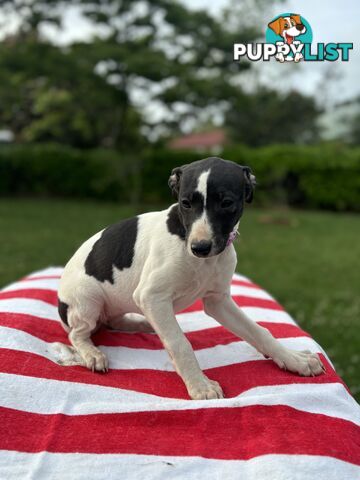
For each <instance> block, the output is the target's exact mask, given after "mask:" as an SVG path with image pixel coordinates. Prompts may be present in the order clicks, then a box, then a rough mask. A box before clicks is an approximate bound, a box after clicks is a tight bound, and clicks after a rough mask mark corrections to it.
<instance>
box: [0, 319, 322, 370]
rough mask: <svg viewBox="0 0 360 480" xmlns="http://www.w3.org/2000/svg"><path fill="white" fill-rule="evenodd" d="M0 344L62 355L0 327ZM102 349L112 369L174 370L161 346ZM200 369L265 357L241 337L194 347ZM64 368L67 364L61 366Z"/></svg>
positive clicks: (309, 344) (299, 344)
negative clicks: (197, 348) (197, 347)
mask: <svg viewBox="0 0 360 480" xmlns="http://www.w3.org/2000/svg"><path fill="white" fill-rule="evenodd" d="M279 342H280V343H281V344H282V345H284V347H286V348H291V349H294V350H310V351H312V352H323V350H322V349H321V347H320V346H319V345H318V344H317V343H316V342H315V341H314V340H313V339H312V338H308V337H296V338H284V339H279ZM0 348H9V349H13V350H17V351H24V352H28V353H34V354H37V355H40V356H42V357H45V358H47V359H49V360H51V361H53V362H55V363H56V362H57V361H59V360H61V359H62V356H61V352H59V349H58V347H57V344H54V343H48V342H45V341H43V340H40V339H39V338H37V337H34V336H32V335H30V334H29V333H26V332H23V331H21V330H16V329H11V328H7V327H0ZM101 350H102V351H103V352H104V353H105V354H106V355H107V357H108V358H109V362H110V368H113V369H119V370H120V369H149V368H151V369H152V370H162V371H174V366H173V364H172V362H171V360H170V357H169V356H168V354H167V352H166V351H165V350H164V349H161V350H148V349H143V348H129V347H105V346H101ZM195 355H196V358H197V360H198V362H199V364H200V367H201V368H202V369H205V370H206V369H209V368H216V367H223V366H227V365H232V364H238V363H245V362H249V361H254V360H258V361H265V359H264V357H263V356H262V355H261V354H260V353H259V352H258V351H257V350H255V348H253V347H252V346H251V345H249V344H248V343H246V342H244V341H239V342H233V343H230V344H227V345H216V346H215V347H210V348H203V349H201V350H196V351H195ZM64 368H66V367H64Z"/></svg>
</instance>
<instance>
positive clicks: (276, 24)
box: [268, 17, 283, 35]
mask: <svg viewBox="0 0 360 480" xmlns="http://www.w3.org/2000/svg"><path fill="white" fill-rule="evenodd" d="M282 21H283V19H282V18H281V17H280V18H277V19H276V20H274V21H273V22H270V23H269V24H268V27H269V28H271V30H272V31H273V32H275V33H276V35H280V32H281V29H282V25H281V22H282Z"/></svg>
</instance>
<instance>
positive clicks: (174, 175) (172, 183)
mask: <svg viewBox="0 0 360 480" xmlns="http://www.w3.org/2000/svg"><path fill="white" fill-rule="evenodd" d="M184 167H186V165H184V166H182V167H176V168H173V169H172V171H171V175H170V177H169V180H168V185H169V187H170V188H171V192H172V194H173V196H174V197H175V198H176V199H177V198H178V195H179V189H180V179H181V175H182V173H183V170H184Z"/></svg>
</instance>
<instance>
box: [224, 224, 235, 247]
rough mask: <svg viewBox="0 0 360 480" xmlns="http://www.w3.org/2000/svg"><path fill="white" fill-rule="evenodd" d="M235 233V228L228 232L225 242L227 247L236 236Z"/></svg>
mask: <svg viewBox="0 0 360 480" xmlns="http://www.w3.org/2000/svg"><path fill="white" fill-rule="evenodd" d="M236 235H237V228H236V229H234V230H233V231H232V232H230V234H229V238H228V241H227V242H226V246H227V247H228V246H229V245H231V244H232V243H233V241H234V240H235V238H236Z"/></svg>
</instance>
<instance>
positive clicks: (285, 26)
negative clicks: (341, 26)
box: [266, 13, 312, 63]
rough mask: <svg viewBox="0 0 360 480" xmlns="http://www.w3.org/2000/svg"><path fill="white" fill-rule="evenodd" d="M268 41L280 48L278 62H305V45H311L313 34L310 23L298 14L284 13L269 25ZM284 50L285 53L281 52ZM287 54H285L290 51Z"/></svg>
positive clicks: (276, 56)
mask: <svg viewBox="0 0 360 480" xmlns="http://www.w3.org/2000/svg"><path fill="white" fill-rule="evenodd" d="M266 40H267V41H268V42H269V43H275V44H276V45H277V47H278V48H279V51H278V53H277V55H275V58H276V60H278V61H279V62H281V63H282V62H285V61H287V62H292V61H294V62H299V61H300V60H303V58H304V55H303V52H302V47H303V45H302V44H303V43H311V40H312V32H311V27H310V25H309V24H308V22H307V21H306V20H305V19H304V18H303V17H301V16H300V15H299V14H297V13H284V14H282V15H280V16H278V17H276V18H274V19H273V20H272V21H271V22H270V23H269V24H268V30H267V32H266ZM281 47H284V48H283V51H282V50H281ZM289 47H290V48H291V50H290V53H288V54H286V53H285V52H287V51H289Z"/></svg>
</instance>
